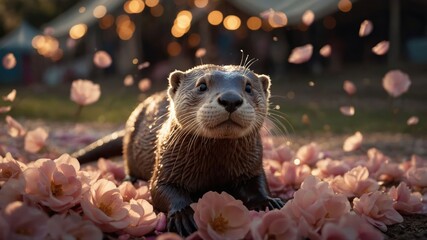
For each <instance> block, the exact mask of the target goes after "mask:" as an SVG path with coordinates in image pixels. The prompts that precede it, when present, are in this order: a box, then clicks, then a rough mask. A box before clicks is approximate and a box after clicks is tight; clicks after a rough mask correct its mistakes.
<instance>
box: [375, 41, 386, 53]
mask: <svg viewBox="0 0 427 240" xmlns="http://www.w3.org/2000/svg"><path fill="white" fill-rule="evenodd" d="M389 45H390V44H389V42H388V41H381V42H379V43H378V44H377V45H375V47H373V48H372V52H373V53H375V54H376V55H384V54H386V53H387V51H388V48H389Z"/></svg>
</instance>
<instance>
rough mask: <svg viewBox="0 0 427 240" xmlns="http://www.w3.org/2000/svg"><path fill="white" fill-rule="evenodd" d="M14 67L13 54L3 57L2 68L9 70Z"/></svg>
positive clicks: (14, 59)
mask: <svg viewBox="0 0 427 240" xmlns="http://www.w3.org/2000/svg"><path fill="white" fill-rule="evenodd" d="M15 66H16V58H15V56H14V55H13V53H8V54H6V55H5V56H4V57H3V67H4V68H5V69H7V70H10V69H12V68H14V67H15Z"/></svg>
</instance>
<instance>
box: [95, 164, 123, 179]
mask: <svg viewBox="0 0 427 240" xmlns="http://www.w3.org/2000/svg"><path fill="white" fill-rule="evenodd" d="M97 166H98V169H99V170H100V171H101V174H102V175H105V174H107V173H111V174H112V175H113V176H114V179H117V180H120V181H121V180H123V179H124V178H125V176H126V174H125V170H124V168H123V164H122V163H117V162H113V161H111V160H108V159H104V158H100V159H98V164H97Z"/></svg>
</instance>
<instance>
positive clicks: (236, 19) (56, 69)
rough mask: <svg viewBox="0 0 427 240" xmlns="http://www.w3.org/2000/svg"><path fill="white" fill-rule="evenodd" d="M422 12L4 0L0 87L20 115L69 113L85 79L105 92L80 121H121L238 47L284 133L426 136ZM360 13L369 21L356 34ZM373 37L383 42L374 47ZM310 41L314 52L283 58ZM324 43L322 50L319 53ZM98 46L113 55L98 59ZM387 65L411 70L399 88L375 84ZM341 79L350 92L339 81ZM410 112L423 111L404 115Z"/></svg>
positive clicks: (341, 4) (272, 3)
mask: <svg viewBox="0 0 427 240" xmlns="http://www.w3.org/2000/svg"><path fill="white" fill-rule="evenodd" d="M269 9H272V10H269ZM273 12H274V13H275V14H276V15H274V14H273ZM277 13H280V14H277ZM426 13H427V1H425V0H375V1H370V0H358V1H356V0H354V1H353V0H322V1H319V0H304V1H301V0H281V1H279V0H264V1H259V0H222V1H220V0H126V1H125V0H81V1H75V0H33V1H27V0H0V19H1V20H0V58H1V59H3V58H4V56H6V55H7V54H8V53H13V55H14V56H15V58H16V66H14V67H13V68H12V69H7V68H5V67H0V94H1V95H2V96H4V95H6V94H7V93H8V92H10V91H11V90H12V89H17V92H18V94H17V99H16V100H15V102H14V103H13V104H12V109H11V111H10V112H9V113H7V114H10V115H12V116H14V117H16V118H25V119H43V120H47V121H72V119H73V114H74V113H75V112H76V108H77V107H76V104H75V103H73V102H72V101H71V100H70V86H71V82H72V81H73V80H76V79H89V80H91V81H93V82H96V83H99V84H100V85H101V91H102V94H101V98H100V100H99V101H98V102H97V103H95V104H93V105H90V106H88V107H86V108H85V109H84V111H83V112H82V114H81V116H80V118H79V119H80V120H81V121H90V122H97V123H110V122H112V123H124V121H125V120H126V118H127V116H128V115H129V114H130V112H131V110H132V109H133V108H134V107H135V106H136V105H137V103H138V101H140V100H143V99H144V98H145V97H146V96H148V95H150V94H151V93H153V92H155V91H159V90H162V89H164V88H165V87H166V86H167V81H166V78H167V76H168V74H169V72H171V71H173V70H175V69H180V70H186V69H188V68H191V67H193V66H194V65H198V64H201V63H213V64H239V63H240V61H241V60H242V52H243V54H244V55H243V58H246V56H247V55H249V59H252V58H254V59H258V61H257V62H255V63H254V64H253V65H252V66H251V69H253V70H254V71H255V72H257V73H263V74H268V75H270V76H271V78H272V80H273V85H272V92H273V96H272V99H271V102H272V105H271V108H272V109H273V110H272V116H271V118H272V120H273V121H275V122H276V124H277V125H278V126H279V127H280V128H282V130H283V131H287V132H289V133H291V134H292V133H299V132H331V133H353V132H354V131H357V130H361V131H370V132H403V133H410V134H413V135H418V136H425V134H426V133H427V125H426V123H425V122H426V118H427V101H426V100H427V14H426ZM271 14H273V15H271ZM365 20H369V21H370V22H371V23H372V25H371V26H372V27H373V28H372V32H371V33H370V34H367V35H366V36H362V37H361V36H360V35H359V31H360V27H361V24H362V22H364V21H365ZM381 41H388V42H389V49H388V51H387V52H386V53H385V54H382V55H378V54H375V53H373V51H372V48H373V47H374V46H376V45H377V44H378V43H379V42H381ZM306 44H311V45H312V46H313V53H312V55H311V58H309V59H308V60H307V61H305V62H303V63H301V64H295V63H290V62H289V56H290V55H291V53H292V50H293V49H295V48H296V47H300V46H304V45H306ZM325 45H329V47H330V52H329V53H328V52H327V51H326V53H325V52H323V53H321V52H320V50H321V49H322V47H324V46H325ZM100 50H102V51H105V52H106V53H108V55H109V56H111V59H112V63H111V65H108V66H107V67H105V66H104V67H99V66H97V65H96V64H94V61H93V58H94V54H95V53H96V52H98V51H100ZM393 69H398V70H401V71H402V72H404V73H406V74H408V75H409V77H410V79H411V86H410V88H409V91H408V92H406V93H404V94H403V95H402V96H400V97H399V98H392V97H390V96H389V95H388V94H387V92H386V91H385V90H384V88H383V86H382V79H383V77H384V76H385V74H386V73H387V72H388V71H390V70H393ZM126 78H127V79H128V80H129V79H132V80H133V84H130V82H129V81H128V82H127V84H126V85H124V79H126ZM141 80H142V81H141ZM346 80H348V81H351V82H352V83H354V85H355V86H356V88H357V92H356V94H353V95H349V94H347V93H346V91H344V89H343V83H344V81H346ZM1 105H4V103H1ZM342 106H351V107H353V108H354V111H353V114H348V113H347V114H343V113H342V112H341V111H340V107H342ZM3 115H5V113H3ZM413 116H415V117H417V119H418V120H419V121H418V122H417V123H416V124H408V123H407V120H408V119H409V118H410V117H413Z"/></svg>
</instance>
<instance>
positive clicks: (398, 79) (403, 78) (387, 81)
mask: <svg viewBox="0 0 427 240" xmlns="http://www.w3.org/2000/svg"><path fill="white" fill-rule="evenodd" d="M409 86H411V80H410V79H409V76H408V74H406V73H404V72H402V71H400V70H392V71H389V72H388V73H387V74H386V75H385V76H384V78H383V87H384V89H385V90H386V91H387V93H388V94H389V95H390V96H392V97H399V96H400V95H402V94H403V93H405V92H407V91H408V89H409Z"/></svg>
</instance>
